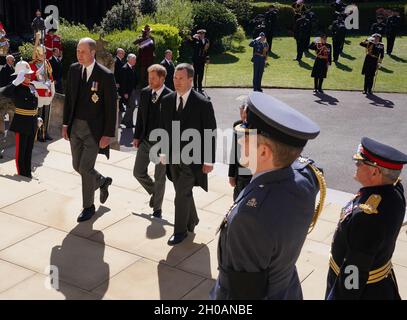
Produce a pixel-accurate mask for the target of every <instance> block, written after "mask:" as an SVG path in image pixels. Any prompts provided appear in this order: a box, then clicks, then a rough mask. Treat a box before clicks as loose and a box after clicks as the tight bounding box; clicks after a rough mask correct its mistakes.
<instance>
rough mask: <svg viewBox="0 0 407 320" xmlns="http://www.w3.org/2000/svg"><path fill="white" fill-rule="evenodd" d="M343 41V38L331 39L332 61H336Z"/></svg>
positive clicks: (341, 49)
mask: <svg viewBox="0 0 407 320" xmlns="http://www.w3.org/2000/svg"><path fill="white" fill-rule="evenodd" d="M344 43H345V38H334V39H333V58H334V61H338V59H339V55H340V54H341V53H342V51H343V45H344Z"/></svg>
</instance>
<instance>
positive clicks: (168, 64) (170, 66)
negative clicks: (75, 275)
mask: <svg viewBox="0 0 407 320" xmlns="http://www.w3.org/2000/svg"><path fill="white" fill-rule="evenodd" d="M160 64H161V65H162V66H163V67H164V68H165V69H166V70H167V76H166V77H165V86H166V87H167V88H170V89H171V90H173V91H174V90H175V89H174V79H173V78H174V71H175V66H174V62H172V51H171V50H169V49H168V50H166V51H165V56H164V59H163V61H161V63H160Z"/></svg>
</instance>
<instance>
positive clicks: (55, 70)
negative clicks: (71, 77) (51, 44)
mask: <svg viewBox="0 0 407 320" xmlns="http://www.w3.org/2000/svg"><path fill="white" fill-rule="evenodd" d="M52 52H53V54H52V57H51V59H50V60H49V63H50V64H51V67H52V76H53V77H54V80H55V90H56V92H58V93H62V91H63V90H62V61H61V53H60V51H59V49H58V48H54V49H53V50H52Z"/></svg>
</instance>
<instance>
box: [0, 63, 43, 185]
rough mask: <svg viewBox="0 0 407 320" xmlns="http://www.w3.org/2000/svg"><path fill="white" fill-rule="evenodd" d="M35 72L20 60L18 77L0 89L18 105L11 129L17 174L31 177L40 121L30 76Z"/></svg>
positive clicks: (35, 93) (17, 67)
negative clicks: (14, 142) (35, 140)
mask: <svg viewBox="0 0 407 320" xmlns="http://www.w3.org/2000/svg"><path fill="white" fill-rule="evenodd" d="M33 73H34V72H33V70H31V68H30V65H29V64H28V63H27V62H25V61H20V62H18V63H17V65H16V71H15V72H14V75H17V78H16V79H15V80H13V82H12V83H11V84H9V85H8V86H6V87H3V88H1V89H0V95H4V96H6V97H9V98H12V99H13V101H14V105H15V107H16V108H15V113H14V117H13V121H12V122H11V125H10V131H14V132H15V137H16V167H17V174H18V175H21V176H24V177H27V178H30V179H31V178H32V175H31V157H32V150H33V147H34V139H35V134H36V132H37V121H38V120H37V110H38V109H37V106H38V99H37V96H38V95H37V92H36V90H35V87H34V86H33V85H32V84H31V77H30V75H31V74H33Z"/></svg>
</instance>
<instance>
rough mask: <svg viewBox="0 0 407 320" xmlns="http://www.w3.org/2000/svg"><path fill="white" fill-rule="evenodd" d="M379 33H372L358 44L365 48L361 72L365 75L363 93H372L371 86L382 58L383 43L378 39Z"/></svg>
mask: <svg viewBox="0 0 407 320" xmlns="http://www.w3.org/2000/svg"><path fill="white" fill-rule="evenodd" d="M380 38H381V35H380V34H377V33H375V34H373V35H372V36H371V37H369V38H368V39H367V40H365V41H362V42H361V43H360V45H361V46H362V47H365V48H366V57H365V61H364V63H363V69H362V74H363V75H364V76H365V85H364V89H363V94H372V88H373V84H374V80H375V77H376V73H377V70H378V69H379V67H380V64H381V63H382V61H383V58H384V44H383V43H381V42H380V41H379V39H380Z"/></svg>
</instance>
